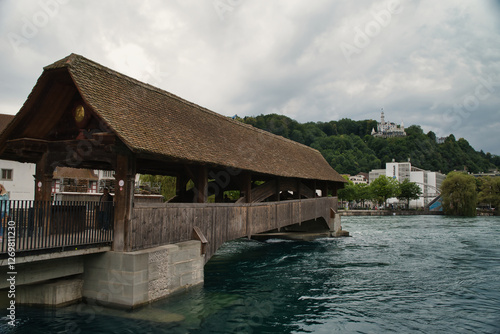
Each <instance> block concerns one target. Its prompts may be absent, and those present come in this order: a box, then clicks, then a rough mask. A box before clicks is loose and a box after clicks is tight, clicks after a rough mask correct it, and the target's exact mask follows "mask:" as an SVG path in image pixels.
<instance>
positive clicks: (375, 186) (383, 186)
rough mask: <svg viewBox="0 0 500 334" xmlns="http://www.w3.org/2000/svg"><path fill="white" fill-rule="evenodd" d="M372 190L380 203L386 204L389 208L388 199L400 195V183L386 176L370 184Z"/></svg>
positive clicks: (381, 176)
mask: <svg viewBox="0 0 500 334" xmlns="http://www.w3.org/2000/svg"><path fill="white" fill-rule="evenodd" d="M370 189H371V192H372V194H373V195H374V196H375V197H376V198H377V200H378V202H379V203H384V206H387V199H388V198H391V197H395V196H397V195H398V181H397V180H396V179H393V178H390V177H387V176H385V175H380V176H379V177H378V178H376V179H375V180H374V181H373V182H372V183H370Z"/></svg>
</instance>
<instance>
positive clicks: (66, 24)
mask: <svg viewBox="0 0 500 334" xmlns="http://www.w3.org/2000/svg"><path fill="white" fill-rule="evenodd" d="M499 11H500V5H498V1H490V2H487V1H483V2H473V1H470V0H461V1H457V0H443V1H439V2H435V1H430V0H420V1H408V0H407V1H405V0H401V1H396V0H390V1H368V0H361V1H356V2H353V1H347V0H343V1H335V2H332V1H327V0H317V1H314V2H304V1H298V0H286V1H285V0H277V1H272V2H269V1H263V0H254V1H247V0H239V1H236V0H231V1H229V0H205V1H199V0H189V1H188V0H184V1H180V0H179V1H169V2H164V1H160V0H151V1H141V2H137V1H123V0H122V1H117V0H115V1H104V2H103V1H97V0H90V1H85V2H83V1H76V0H39V1H38V0H37V1H35V0H32V1H31V0H25V1H22V2H21V1H14V0H2V1H0V35H1V39H0V51H1V54H2V60H3V61H2V62H0V112H2V113H10V114H14V113H16V112H17V111H18V110H19V108H20V107H21V105H22V103H23V102H24V100H25V99H26V97H27V95H28V94H29V92H30V90H31V88H32V87H33V85H34V84H35V82H36V79H37V77H38V76H39V75H40V73H41V71H42V67H43V66H45V65H47V64H50V63H52V62H54V61H56V60H58V59H60V58H62V57H64V56H66V55H68V54H70V53H71V52H75V53H79V54H82V55H84V56H86V57H88V58H90V59H93V60H95V61H97V62H99V63H101V64H103V65H106V66H108V67H111V68H113V69H116V70H118V71H120V72H123V73H125V74H127V75H130V76H132V77H135V78H137V79H139V80H143V81H146V82H149V83H151V84H153V85H155V86H158V87H160V88H163V89H165V90H167V91H170V92H172V93H174V94H178V95H180V96H182V97H184V98H186V99H188V100H190V101H193V102H195V103H198V104H200V105H203V106H205V107H208V108H209V109H212V110H214V111H216V112H219V113H222V114H225V115H229V116H232V115H234V114H238V115H240V116H245V115H258V114H261V113H264V114H265V113H271V112H275V113H280V114H284V115H287V116H290V117H293V118H295V119H297V120H299V121H301V122H306V121H329V120H335V119H340V118H344V117H349V118H352V119H368V118H371V119H378V117H379V111H380V108H382V107H383V108H384V110H385V111H386V116H387V118H389V119H390V120H392V121H395V122H400V121H404V122H405V125H406V126H409V125H411V124H419V125H421V126H422V127H423V129H424V130H425V131H429V130H432V131H434V132H436V134H437V135H438V136H445V135H448V134H449V133H454V134H455V136H456V137H457V138H458V137H464V138H466V139H467V140H469V142H470V143H471V144H472V145H473V147H474V148H476V149H478V150H479V149H482V150H484V151H489V152H492V153H495V154H500V147H499V145H498V143H499V142H500V138H499V137H500V135H499V131H498V130H496V129H497V128H498V123H499V120H500V117H499V116H500V94H498V92H499V91H500V84H498V82H499V81H500V63H499V62H498V59H500V34H499V30H500V25H499V20H498V19H497V18H498V13H499ZM388 13H389V15H388ZM484 82H490V83H491V84H490V85H489V86H488V85H486V86H484ZM481 85H483V86H484V87H483V88H478V87H480V86H481Z"/></svg>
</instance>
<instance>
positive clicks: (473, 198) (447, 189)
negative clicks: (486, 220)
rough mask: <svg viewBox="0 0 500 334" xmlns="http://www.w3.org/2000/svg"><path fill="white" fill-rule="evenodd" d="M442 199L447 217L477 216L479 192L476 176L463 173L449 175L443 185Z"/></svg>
mask: <svg viewBox="0 0 500 334" xmlns="http://www.w3.org/2000/svg"><path fill="white" fill-rule="evenodd" d="M441 197H442V198H443V211H444V213H445V214H446V215H453V216H475V215H476V205H477V191H476V180H475V178H474V176H472V175H469V174H465V173H461V172H451V173H449V174H448V175H447V176H446V179H445V180H444V181H443V184H442V185H441Z"/></svg>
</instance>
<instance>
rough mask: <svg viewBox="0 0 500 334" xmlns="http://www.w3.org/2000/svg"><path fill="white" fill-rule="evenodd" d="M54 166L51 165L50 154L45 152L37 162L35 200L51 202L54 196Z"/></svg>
mask: <svg viewBox="0 0 500 334" xmlns="http://www.w3.org/2000/svg"><path fill="white" fill-rule="evenodd" d="M53 177H54V167H52V165H51V161H50V154H49V153H48V152H47V153H44V154H43V156H42V158H41V159H40V161H38V162H37V164H36V175H35V201H44V202H49V201H50V200H51V196H52V179H53Z"/></svg>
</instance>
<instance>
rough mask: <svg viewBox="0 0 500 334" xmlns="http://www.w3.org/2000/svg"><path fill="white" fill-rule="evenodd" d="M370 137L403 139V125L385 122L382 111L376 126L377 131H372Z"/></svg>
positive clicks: (404, 134)
mask: <svg viewBox="0 0 500 334" xmlns="http://www.w3.org/2000/svg"><path fill="white" fill-rule="evenodd" d="M372 136H375V137H382V138H388V137H404V136H406V132H405V125H404V123H403V122H401V125H397V124H395V123H392V122H386V121H385V116H384V112H383V111H382V113H381V115H380V123H378V124H377V131H375V129H372Z"/></svg>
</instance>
